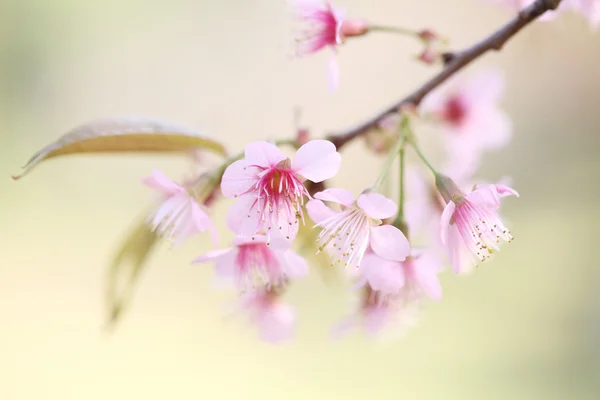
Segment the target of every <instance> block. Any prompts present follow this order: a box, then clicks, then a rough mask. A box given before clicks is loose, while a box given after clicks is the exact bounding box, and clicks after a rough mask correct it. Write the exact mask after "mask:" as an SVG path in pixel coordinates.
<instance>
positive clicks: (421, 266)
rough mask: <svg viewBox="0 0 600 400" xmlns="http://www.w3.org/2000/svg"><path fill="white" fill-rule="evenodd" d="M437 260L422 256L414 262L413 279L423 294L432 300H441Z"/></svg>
mask: <svg viewBox="0 0 600 400" xmlns="http://www.w3.org/2000/svg"><path fill="white" fill-rule="evenodd" d="M438 264H439V263H438V260H437V259H436V258H435V257H431V256H429V255H422V256H421V257H420V258H419V259H417V260H415V261H414V270H413V271H414V274H415V279H416V281H417V283H418V284H419V286H421V288H422V289H423V291H424V292H425V294H426V295H427V296H429V297H430V298H431V299H432V300H436V301H438V300H440V299H441V298H442V285H441V284H440V281H439V279H438V276H437V271H438V270H439V265H438Z"/></svg>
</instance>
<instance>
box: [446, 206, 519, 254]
mask: <svg viewBox="0 0 600 400" xmlns="http://www.w3.org/2000/svg"><path fill="white" fill-rule="evenodd" d="M453 218H454V223H455V224H456V226H457V228H458V232H459V233H460V235H461V237H462V239H463V241H464V243H465V244H466V246H467V248H468V249H469V250H470V251H471V252H472V253H473V254H475V255H476V256H477V258H478V259H479V260H481V261H485V260H487V259H488V258H490V256H491V255H492V254H493V253H494V251H497V250H499V247H498V245H499V243H500V239H503V240H504V241H506V242H511V241H512V240H513V236H512V235H511V233H510V231H509V230H508V229H507V228H506V226H505V225H504V224H503V223H502V220H501V219H500V217H499V215H498V214H497V213H496V212H494V211H492V210H489V209H487V208H485V207H480V206H478V205H476V204H474V203H473V202H471V201H469V200H467V199H464V201H463V202H462V203H460V205H457V207H456V210H455V211H454V215H453Z"/></svg>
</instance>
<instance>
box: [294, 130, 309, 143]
mask: <svg viewBox="0 0 600 400" xmlns="http://www.w3.org/2000/svg"><path fill="white" fill-rule="evenodd" d="M309 139H310V131H309V130H308V129H307V128H298V130H297V131H296V143H297V144H298V147H300V146H302V145H303V144H306V143H307V142H308V140H309Z"/></svg>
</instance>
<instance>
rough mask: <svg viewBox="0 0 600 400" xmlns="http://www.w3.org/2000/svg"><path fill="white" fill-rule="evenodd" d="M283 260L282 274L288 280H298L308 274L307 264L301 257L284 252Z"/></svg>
mask: <svg viewBox="0 0 600 400" xmlns="http://www.w3.org/2000/svg"><path fill="white" fill-rule="evenodd" d="M282 256H283V257H282V258H283V261H284V262H283V263H282V265H283V272H284V273H285V275H286V276H287V277H289V278H300V277H303V276H306V274H307V273H308V263H307V262H306V260H305V259H304V257H301V256H300V255H298V254H296V253H295V252H293V251H291V250H286V251H284V252H283V254H282Z"/></svg>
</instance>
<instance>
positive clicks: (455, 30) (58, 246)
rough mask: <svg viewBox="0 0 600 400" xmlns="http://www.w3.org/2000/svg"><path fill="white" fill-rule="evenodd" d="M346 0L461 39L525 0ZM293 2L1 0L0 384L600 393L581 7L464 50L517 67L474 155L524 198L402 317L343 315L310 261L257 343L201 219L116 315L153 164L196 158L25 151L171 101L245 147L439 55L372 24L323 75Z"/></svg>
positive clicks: (344, 307) (177, 117) (588, 74)
mask: <svg viewBox="0 0 600 400" xmlns="http://www.w3.org/2000/svg"><path fill="white" fill-rule="evenodd" d="M338 3H339V5H341V6H343V7H346V8H347V11H348V15H349V16H356V17H364V18H367V19H369V20H372V21H375V22H378V23H382V24H390V25H401V26H405V27H409V28H415V29H417V28H425V27H428V28H429V27H430V28H434V29H436V30H438V31H439V32H442V33H443V34H444V35H446V36H447V37H449V38H451V43H452V46H453V47H454V48H462V47H464V46H466V45H469V44H471V43H473V42H474V41H475V40H479V39H480V38H482V37H483V36H484V35H486V34H488V33H490V32H491V30H492V29H495V28H496V27H497V26H499V25H501V24H502V23H503V22H504V21H506V20H507V19H509V18H510V17H511V14H510V12H509V11H507V10H504V9H501V8H498V7H496V6H493V5H490V4H487V3H486V2H484V1H478V0H456V1H452V2H448V1H440V0H419V1H416V0H410V1H408V0H405V1H398V0H395V1H391V0H373V1H369V2H367V1H358V0H340V1H338ZM288 16H289V12H288V10H287V7H286V4H285V2H284V1H283V0H247V1H239V0H237V1H236V0H221V1H210V2H209V1H202V0H194V1H192V0H170V1H160V0H157V1H142V0H118V1H117V0H104V1H74V0H8V1H6V0H5V1H2V2H0V129H1V130H0V132H1V133H0V146H1V147H0V149H1V150H0V170H1V171H3V178H0V239H1V240H0V316H1V320H2V323H1V328H0V332H1V333H0V338H1V339H2V340H0V399H6V400H12V399H19V400H24V399H89V400H92V399H106V398H113V399H133V398H146V399H164V398H178V399H192V398H194V399H197V398H214V399H263V400H266V399H281V398H286V399H308V398H317V399H321V398H323V399H331V398H345V399H365V398H373V399H380V400H383V399H399V398H404V399H411V400H412V399H465V398H468V399H471V398H473V399H475V398H482V399H565V398H569V399H598V398H600V383H599V382H600V292H599V291H598V285H599V284H600V268H599V267H598V263H597V261H596V260H595V254H594V249H593V246H595V244H594V243H595V237H596V235H597V233H598V232H597V231H598V228H597V226H598V222H599V221H600V211H598V204H599V201H600V189H599V188H598V183H597V179H598V172H599V171H600V157H599V154H600V153H599V150H600V139H599V135H598V132H597V127H598V126H599V125H600V113H599V112H598V104H600V79H598V78H600V76H599V72H598V71H600V33H595V34H594V33H593V32H590V29H589V27H588V25H587V21H585V20H584V19H583V18H582V17H580V16H575V15H565V16H561V17H560V18H559V19H558V20H557V21H555V22H552V23H537V24H536V25H535V26H533V27H531V28H529V29H527V30H526V31H524V32H522V34H520V35H519V36H518V37H517V38H515V39H514V40H513V41H511V42H510V44H509V45H508V46H507V47H506V48H505V49H504V50H503V51H502V53H501V54H489V55H487V56H485V57H484V58H483V59H481V60H480V61H479V62H477V63H476V64H475V65H474V66H473V67H471V68H469V69H467V70H465V72H464V73H465V74H469V73H472V72H474V71H476V70H479V69H481V68H484V67H487V66H497V67H500V68H501V69H503V70H504V71H505V74H506V78H507V88H506V96H505V101H504V103H503V107H504V108H505V109H506V110H507V112H508V113H509V114H510V115H511V116H512V118H513V123H514V140H513V142H512V143H511V145H510V146H509V148H507V149H505V150H503V151H502V152H499V153H493V154H491V155H489V156H487V157H486V158H485V163H484V166H483V168H482V170H481V174H480V177H481V178H484V179H486V180H495V179H499V178H501V177H503V176H511V177H512V179H513V184H514V187H515V188H516V189H517V190H518V191H519V192H520V193H521V198H520V199H518V200H510V201H507V202H506V207H505V208H504V211H503V213H504V215H506V216H508V218H509V219H510V222H511V224H512V225H511V228H512V231H513V234H514V235H515V237H516V240H515V241H514V242H513V243H512V244H511V245H509V246H506V247H504V249H503V251H502V252H501V253H500V254H498V255H497V256H496V258H495V259H494V261H492V262H491V263H490V264H487V263H486V265H485V266H484V267H482V268H479V269H478V270H477V271H476V273H475V274H473V275H471V276H467V277H456V276H453V275H452V274H451V273H450V272H445V273H444V274H443V275H442V282H443V285H444V290H445V293H444V299H443V301H441V302H439V303H431V304H427V306H426V307H425V308H424V310H423V313H422V315H421V318H420V324H419V325H418V326H417V327H416V328H414V329H412V330H410V331H409V332H408V334H407V335H406V336H405V337H403V338H401V339H399V340H397V341H394V342H391V343H379V342H374V341H371V340H368V339H365V338H364V337H362V336H361V335H358V334H357V335H351V336H350V337H348V338H347V339H345V340H341V341H334V340H332V339H330V337H329V336H328V332H329V329H330V326H331V325H332V324H334V323H335V322H336V321H338V320H339V318H340V317H342V316H344V315H346V314H347V313H348V312H349V311H350V309H349V308H348V304H349V303H348V300H349V296H348V295H347V292H346V289H345V288H344V287H343V286H342V285H338V284H335V283H328V282H327V281H324V280H323V279H322V278H321V276H320V275H319V274H317V273H315V272H313V273H312V274H311V276H310V277H309V278H308V279H305V280H303V281H300V282H298V283H297V284H295V285H294V286H293V287H292V288H291V290H290V292H289V293H288V294H287V299H288V300H289V301H290V302H291V303H292V304H294V305H295V306H296V307H297V311H298V316H299V326H298V333H297V337H296V339H295V340H294V341H293V342H291V343H288V344H283V345H279V346H272V345H268V344H264V343H261V342H259V341H258V339H257V337H256V334H255V331H254V330H253V329H249V328H247V327H246V326H244V324H243V323H242V322H240V321H238V320H237V319H233V320H232V319H227V318H224V317H223V315H224V314H223V309H224V306H226V305H227V304H229V302H231V301H232V299H233V298H234V295H233V292H223V291H217V290H214V288H213V287H212V286H211V275H212V271H211V269H210V267H205V266H190V261H191V260H192V259H193V258H195V257H196V256H197V255H199V254H201V253H203V252H204V251H206V250H207V249H208V244H207V243H205V242H204V241H203V239H202V238H200V237H196V238H194V239H193V240H191V241H190V242H187V243H185V244H184V245H182V246H180V247H175V248H169V246H168V245H161V246H160V247H159V249H157V251H156V252H155V254H154V255H153V257H152V259H151V263H150V265H149V266H148V269H147V270H146V271H145V273H144V275H143V278H142V280H141V284H140V286H139V287H138V290H137V291H136V296H135V299H134V302H133V304H132V307H131V308H130V309H129V311H128V312H127V314H126V315H125V316H124V319H123V320H122V321H121V324H120V325H119V326H118V327H117V328H116V329H115V330H113V331H107V330H106V329H105V321H106V312H105V303H104V293H105V278H106V271H107V268H108V265H109V263H110V260H111V258H112V256H113V255H114V253H115V251H116V250H117V247H118V244H119V241H120V240H122V239H123V238H124V236H125V235H126V233H127V231H128V229H130V224H131V221H132V220H133V219H135V218H137V217H139V216H141V214H140V213H141V212H143V211H144V210H146V209H147V208H148V207H151V206H152V204H153V200H154V199H155V198H154V193H152V192H151V191H150V190H148V189H147V188H145V187H144V186H143V185H141V184H140V179H141V178H142V177H144V176H147V175H148V174H149V173H150V172H151V169H152V168H154V167H156V168H160V169H162V170H163V171H165V172H166V173H167V174H168V175H170V176H172V177H173V178H178V177H181V176H184V175H186V174H187V173H189V170H190V163H189V160H186V159H185V158H184V157H167V156H164V157H163V156H158V157H155V156H139V155H137V156H72V157H65V158H60V159H57V160H52V161H49V162H47V163H45V164H44V165H42V166H40V167H39V169H36V171H34V172H33V173H32V174H31V175H29V176H27V177H26V178H25V179H23V180H21V181H19V182H13V181H12V180H11V179H10V177H9V175H10V174H15V173H18V172H19V167H20V166H21V165H23V164H24V163H25V161H26V160H27V159H29V157H30V156H31V155H32V154H33V153H34V152H36V151H37V150H39V149H40V148H41V147H43V146H45V145H46V144H48V143H49V142H51V141H52V140H54V139H55V138H56V137H58V136H59V135H61V134H63V133H64V132H66V131H67V130H69V129H71V128H73V127H74V126H76V125H79V124H81V123H83V122H86V121H89V120H91V119H96V118H99V117H107V116H128V115H142V116H154V117H159V118H164V119H167V120H172V121H175V122H179V123H182V124H185V125H189V126H192V127H196V128H199V129H200V130H202V131H203V132H205V133H206V134H207V135H211V136H213V137H218V138H219V139H220V140H222V141H223V142H224V143H225V144H226V145H227V147H228V148H229V149H230V150H231V151H238V150H239V149H241V147H242V146H243V145H244V144H245V143H246V142H248V141H250V140H253V139H265V138H271V139H272V138H285V137H290V135H292V134H293V126H294V125H293V115H294V113H293V110H294V108H295V107H301V109H302V122H303V124H305V125H307V126H308V127H309V128H310V129H311V131H312V132H313V134H314V135H315V136H320V135H322V134H324V133H326V132H331V131H335V130H339V129H342V128H346V127H349V126H352V125H353V124H355V123H357V122H359V121H361V120H362V119H364V118H366V117H369V116H371V115H372V113H374V112H375V111H377V110H379V109H381V108H382V107H384V106H387V105H389V104H390V103H392V102H393V101H395V100H396V99H398V98H399V97H401V96H403V95H404V94H406V93H408V92H409V91H411V90H413V89H414V88H415V87H416V86H417V85H418V84H419V83H420V82H422V81H424V80H426V79H427V78H428V77H429V76H431V75H432V74H433V73H434V72H435V71H436V68H437V67H427V66H424V65H421V64H418V63H416V62H414V61H413V60H412V58H413V57H414V55H415V54H417V53H418V52H419V51H420V46H419V45H418V44H417V43H415V42H414V41H412V40H410V39H407V38H403V37H398V36H393V35H390V36H387V35H383V34H373V35H371V36H369V37H367V38H364V39H359V40H353V41H352V42H351V43H349V44H348V45H347V46H344V47H343V48H342V49H341V52H340V58H339V61H340V65H341V71H342V74H341V87H340V90H339V91H338V92H336V93H335V94H331V93H329V92H328V90H327V87H326V85H325V82H326V80H325V69H326V64H327V57H328V54H326V53H325V54H319V55H316V56H314V57H310V58H307V59H304V60H300V61H298V60H292V59H291V58H290V54H291V47H290V46H289V45H288V43H289V40H290V34H289V32H290V31H289V25H288ZM380 165H381V160H380V159H377V158H376V157H374V156H372V155H369V154H366V153H365V152H364V150H363V147H362V143H358V142H357V143H354V144H352V145H351V146H349V147H348V148H347V149H346V151H345V154H344V162H343V166H342V171H341V173H340V174H339V175H338V177H337V178H336V180H335V182H336V183H338V184H340V185H344V186H347V187H349V188H351V189H353V190H354V191H355V192H359V191H360V190H362V188H364V187H365V186H367V185H369V184H371V183H372V181H373V179H374V176H375V174H377V171H378V167H379V166H380ZM227 205H228V204H227V203H221V204H220V205H219V206H218V207H217V209H216V215H217V219H218V218H221V219H222V216H223V215H224V212H225V210H226V207H227ZM220 225H221V226H220V230H221V232H222V233H223V234H224V235H227V233H226V231H225V228H224V226H223V225H224V224H222V223H221V224H220ZM227 238H228V236H225V237H224V239H225V240H227Z"/></svg>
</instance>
